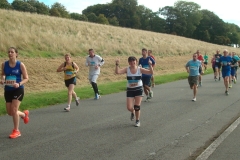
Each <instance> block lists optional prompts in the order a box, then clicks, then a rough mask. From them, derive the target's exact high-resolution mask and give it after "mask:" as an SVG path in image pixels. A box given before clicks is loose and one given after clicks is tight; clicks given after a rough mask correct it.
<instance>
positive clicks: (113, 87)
mask: <svg viewBox="0 0 240 160" xmlns="http://www.w3.org/2000/svg"><path fill="white" fill-rule="evenodd" d="M210 73H213V72H212V71H208V72H207V74H210ZM187 77H188V73H186V72H184V73H176V74H169V75H161V76H154V79H155V84H156V85H159V84H163V83H168V82H172V81H176V80H181V79H186V78H187ZM90 87H91V86H90V85H89V86H88V87H82V88H78V87H76V88H75V92H76V93H77V94H78V95H79V96H80V97H81V99H88V98H93V90H92V89H91V88H90ZM99 89H100V90H101V91H100V94H101V95H107V94H111V93H118V92H121V91H125V89H126V81H120V82H111V83H105V84H99ZM66 102H67V90H62V91H57V92H47V93H36V94H26V95H25V96H24V99H23V101H22V104H21V106H20V110H24V109H30V110H31V109H36V108H42V107H47V106H51V105H56V104H61V103H66ZM0 104H1V106H0V115H3V114H6V109H5V101H4V97H2V98H0Z"/></svg>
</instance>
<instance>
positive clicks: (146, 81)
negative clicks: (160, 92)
mask: <svg viewBox="0 0 240 160" xmlns="http://www.w3.org/2000/svg"><path fill="white" fill-rule="evenodd" d="M142 56H143V57H141V58H140V59H139V62H138V65H141V66H142V68H145V69H149V67H150V66H149V61H151V62H152V63H151V65H155V61H154V59H153V58H152V57H148V55H147V49H145V48H143V49H142ZM151 77H152V75H151V74H142V82H143V88H144V93H145V94H146V96H147V99H146V101H148V100H149V99H151V98H152V97H153V91H152V90H151V88H150V81H151Z"/></svg>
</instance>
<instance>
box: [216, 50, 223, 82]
mask: <svg viewBox="0 0 240 160" xmlns="http://www.w3.org/2000/svg"><path fill="white" fill-rule="evenodd" d="M219 52H220V51H219V50H217V53H216V54H215V81H217V79H218V80H219V81H220V80H221V72H220V71H221V67H222V66H221V63H220V62H219V59H220V57H222V55H221V54H220V53H219ZM217 76H218V78H217Z"/></svg>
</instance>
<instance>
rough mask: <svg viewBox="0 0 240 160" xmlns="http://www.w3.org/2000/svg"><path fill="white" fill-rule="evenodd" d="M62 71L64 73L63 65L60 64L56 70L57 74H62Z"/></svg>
mask: <svg viewBox="0 0 240 160" xmlns="http://www.w3.org/2000/svg"><path fill="white" fill-rule="evenodd" d="M62 71H65V67H64V63H62V64H61V65H60V66H59V67H58V69H57V72H62Z"/></svg>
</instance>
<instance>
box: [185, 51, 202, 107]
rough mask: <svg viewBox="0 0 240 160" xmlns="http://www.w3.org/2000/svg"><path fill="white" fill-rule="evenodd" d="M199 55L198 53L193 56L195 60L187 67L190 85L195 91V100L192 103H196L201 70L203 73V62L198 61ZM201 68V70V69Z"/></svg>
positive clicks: (188, 63) (189, 62)
mask: <svg viewBox="0 0 240 160" xmlns="http://www.w3.org/2000/svg"><path fill="white" fill-rule="evenodd" d="M197 57H198V55H197V53H194V54H193V59H192V60H189V61H188V62H187V64H186V65H185V67H186V70H187V72H188V73H189V76H188V83H189V85H190V88H191V89H193V99H192V101H194V102H195V101H196V100H197V98H196V95H197V84H198V80H199V75H200V74H201V73H199V70H201V71H202V64H201V62H200V61H199V60H198V59H197ZM200 68H201V69H200Z"/></svg>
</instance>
